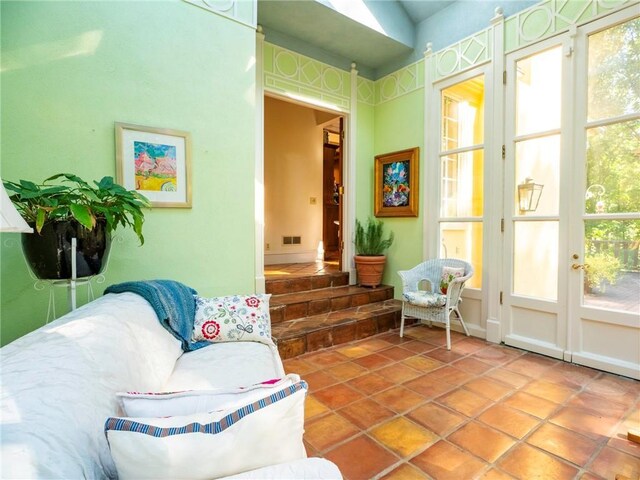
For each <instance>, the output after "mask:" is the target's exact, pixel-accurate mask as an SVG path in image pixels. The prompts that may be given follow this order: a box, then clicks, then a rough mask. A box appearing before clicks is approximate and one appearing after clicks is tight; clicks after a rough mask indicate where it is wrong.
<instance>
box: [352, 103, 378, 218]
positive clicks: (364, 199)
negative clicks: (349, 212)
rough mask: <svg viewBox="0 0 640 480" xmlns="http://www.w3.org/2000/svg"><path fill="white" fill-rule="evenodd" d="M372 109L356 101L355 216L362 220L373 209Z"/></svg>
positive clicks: (370, 106) (373, 109)
mask: <svg viewBox="0 0 640 480" xmlns="http://www.w3.org/2000/svg"><path fill="white" fill-rule="evenodd" d="M374 111H375V108H374V107H373V106H372V105H369V104H366V103H363V102H358V116H357V144H356V152H357V158H356V218H358V219H359V220H360V221H363V220H365V219H366V218H367V216H368V215H370V214H371V212H372V211H373V157H374V153H373V152H374V150H373V148H374V145H373V134H374Z"/></svg>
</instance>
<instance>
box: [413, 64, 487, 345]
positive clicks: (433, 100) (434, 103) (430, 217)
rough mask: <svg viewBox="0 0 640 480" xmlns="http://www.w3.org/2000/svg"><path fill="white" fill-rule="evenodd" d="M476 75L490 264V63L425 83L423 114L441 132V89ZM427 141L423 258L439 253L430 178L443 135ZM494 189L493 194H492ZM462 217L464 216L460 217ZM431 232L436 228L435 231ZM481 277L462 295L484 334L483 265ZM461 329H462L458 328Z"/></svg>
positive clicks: (435, 187) (436, 196) (434, 187)
mask: <svg viewBox="0 0 640 480" xmlns="http://www.w3.org/2000/svg"><path fill="white" fill-rule="evenodd" d="M479 76H484V85H485V88H484V95H485V100H484V105H485V106H484V119H483V122H484V131H485V134H484V141H483V143H482V150H483V158H484V178H483V190H484V195H485V197H484V202H483V216H482V238H483V246H482V264H483V265H489V264H491V263H492V260H491V259H492V258H493V256H494V249H493V248H490V246H489V244H488V243H487V242H486V239H487V238H488V237H490V233H489V232H490V231H491V225H492V223H493V222H495V221H496V219H494V218H493V217H492V215H491V212H490V209H489V207H488V205H491V204H493V203H494V202H495V199H494V198H492V197H493V196H495V194H496V193H497V194H498V197H499V191H498V192H496V190H497V189H492V188H491V185H492V183H493V180H492V178H491V175H488V172H490V171H491V170H490V168H493V166H494V162H492V161H491V159H494V158H495V157H496V153H495V147H494V142H493V141H492V139H491V134H490V132H491V129H492V128H491V126H492V119H493V116H492V115H491V111H492V107H493V93H492V92H493V83H494V80H493V68H492V65H491V64H490V63H484V64H482V65H478V66H476V67H474V68H471V69H468V70H465V71H463V72H460V73H457V74H455V75H451V76H449V77H446V78H444V79H441V80H438V81H436V82H433V83H432V84H430V85H427V86H426V88H428V89H429V93H428V95H425V96H426V97H428V101H427V103H428V106H427V108H429V109H430V110H429V112H430V113H429V115H426V118H427V119H428V120H427V122H429V123H427V125H426V128H427V132H441V124H442V95H441V92H442V90H444V89H446V88H449V87H451V86H453V85H457V84H459V83H463V82H465V81H467V80H470V79H472V78H476V77H479ZM428 137H429V141H427V142H426V145H427V150H426V151H427V159H432V160H430V161H425V164H426V168H425V173H424V175H425V185H430V188H429V189H428V193H427V194H426V195H425V198H424V200H423V202H424V203H425V205H424V207H423V208H424V210H423V211H425V212H427V213H426V217H427V221H426V223H425V225H426V227H425V230H424V238H425V241H424V243H425V260H426V259H428V258H438V257H439V256H440V213H439V212H440V195H441V189H442V182H441V181H440V180H438V181H437V182H435V183H434V181H433V180H431V181H429V180H430V179H440V169H441V165H440V152H441V143H442V136H441V135H440V134H439V135H438V136H437V138H433V135H431V136H428ZM492 192H493V194H492ZM459 220H461V221H464V220H465V219H463V218H461V219H459ZM434 232H436V233H435V234H434ZM483 273H484V275H483V280H482V286H481V288H480V289H476V288H469V287H467V288H465V290H464V292H463V294H462V296H463V297H464V298H468V299H469V300H470V301H472V300H473V301H477V302H479V303H480V310H481V313H480V322H481V323H480V324H474V323H470V322H468V321H467V322H466V323H467V327H468V328H469V330H470V332H471V334H472V335H473V336H476V337H481V338H486V335H487V330H486V323H487V322H486V320H487V318H488V311H489V307H488V304H489V301H488V300H489V299H488V295H489V292H488V290H489V288H488V281H489V278H488V275H486V269H485V271H484V272H483ZM452 328H454V329H457V326H456V325H452ZM460 331H462V329H460Z"/></svg>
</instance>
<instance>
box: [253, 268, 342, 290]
mask: <svg viewBox="0 0 640 480" xmlns="http://www.w3.org/2000/svg"><path fill="white" fill-rule="evenodd" d="M343 285H349V273H348V272H335V273H323V274H318V275H304V276H296V277H288V278H281V277H277V278H273V279H270V278H268V279H267V280H266V281H265V287H266V292H267V293H271V294H273V295H281V294H285V293H294V292H304V291H306V290H316V289H319V288H328V287H340V286H343Z"/></svg>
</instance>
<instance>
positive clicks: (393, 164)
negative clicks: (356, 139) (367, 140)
mask: <svg viewBox="0 0 640 480" xmlns="http://www.w3.org/2000/svg"><path fill="white" fill-rule="evenodd" d="M419 162H420V148H419V147H414V148H409V149H407V150H401V151H399V152H392V153H385V154H383V155H376V157H375V175H374V177H375V185H374V196H375V198H374V215H375V216H376V217H417V216H418V203H419V198H420V195H419V193H420V192H419V184H420V179H419V178H418V167H419Z"/></svg>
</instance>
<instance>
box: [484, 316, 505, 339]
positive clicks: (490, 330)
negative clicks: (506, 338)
mask: <svg viewBox="0 0 640 480" xmlns="http://www.w3.org/2000/svg"><path fill="white" fill-rule="evenodd" d="M486 340H487V342H492V343H500V342H502V336H501V335H500V322H499V321H498V320H497V319H495V318H487V338H486Z"/></svg>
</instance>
